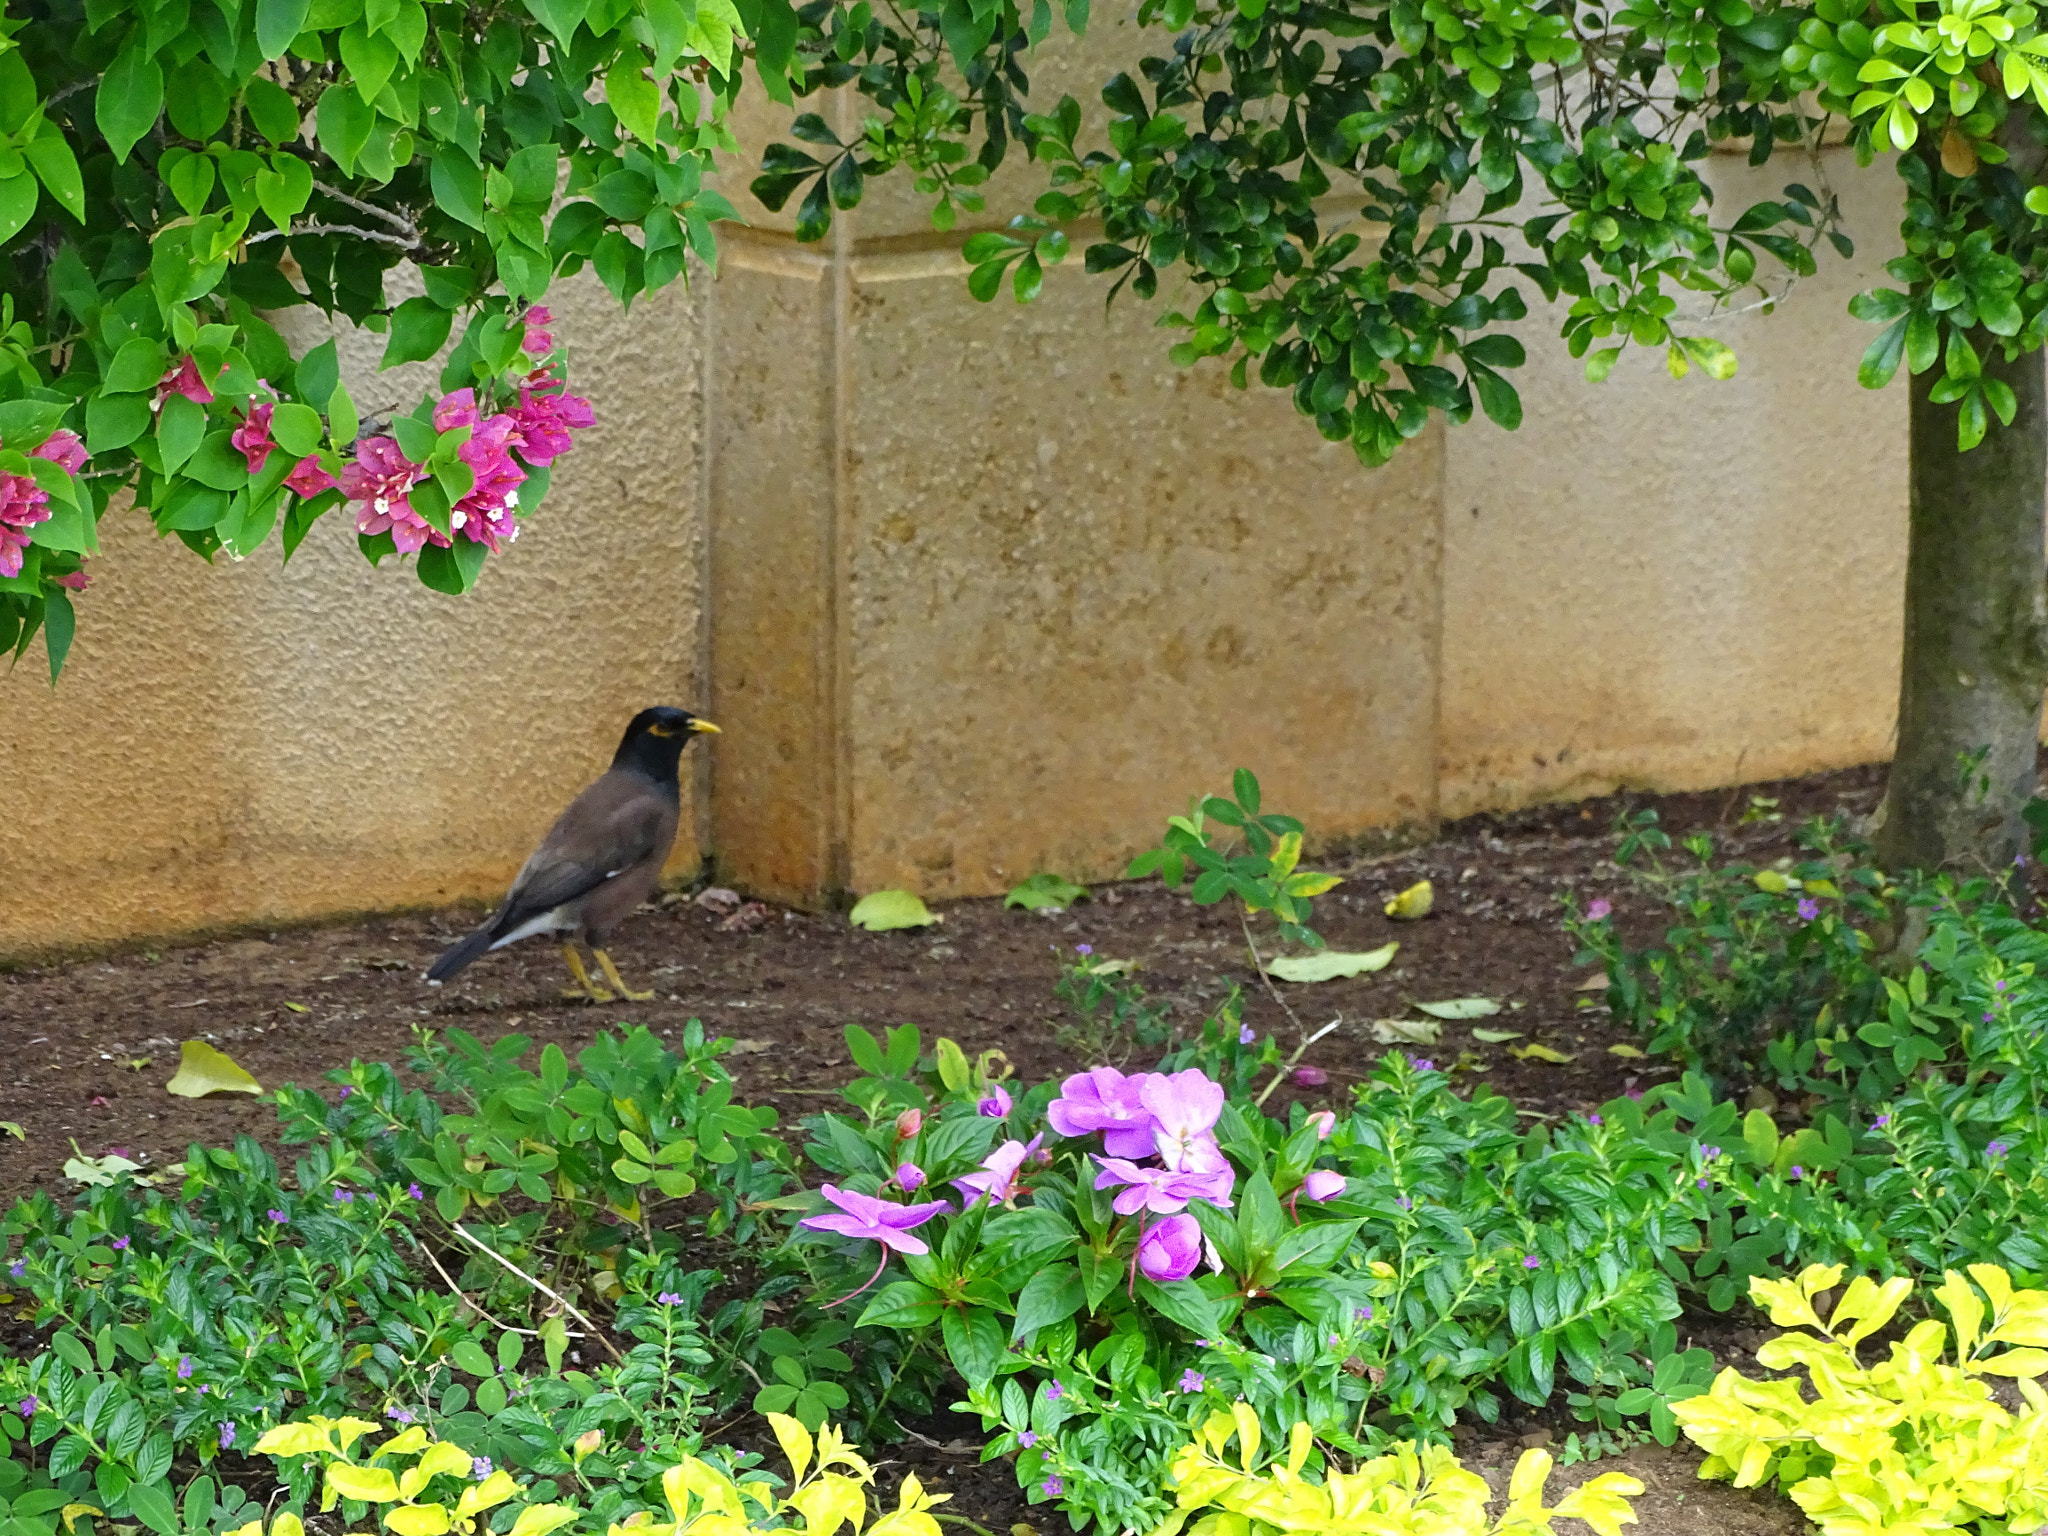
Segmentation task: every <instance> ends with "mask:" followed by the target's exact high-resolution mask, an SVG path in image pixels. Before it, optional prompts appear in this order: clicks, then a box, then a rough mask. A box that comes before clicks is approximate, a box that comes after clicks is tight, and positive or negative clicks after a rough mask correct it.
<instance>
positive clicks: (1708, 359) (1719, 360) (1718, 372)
mask: <svg viewBox="0 0 2048 1536" xmlns="http://www.w3.org/2000/svg"><path fill="white" fill-rule="evenodd" d="M1681 345H1683V346H1684V348H1685V354H1686V356H1687V357H1689V358H1691V359H1692V360H1693V361H1694V362H1695V363H1697V364H1699V366H1700V370H1701V372H1703V373H1705V374H1706V375H1707V377H1708V378H1710V379H1732V378H1734V377H1735V363H1736V358H1735V353H1734V351H1733V350H1732V349H1730V348H1728V347H1725V346H1723V345H1722V344H1721V343H1720V342H1718V341H1715V340H1714V339H1713V338H1712V337H1711V336H1687V337H1684V338H1682V340H1681Z"/></svg>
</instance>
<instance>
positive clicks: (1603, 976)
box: [1572, 971, 1612, 992]
mask: <svg viewBox="0 0 2048 1536" xmlns="http://www.w3.org/2000/svg"><path fill="white" fill-rule="evenodd" d="M1611 985H1612V983H1611V982H1610V981H1609V980H1608V979H1607V973H1606V972H1605V971H1595V972H1594V973H1593V974H1592V975H1590V976H1588V977H1587V978H1586V979H1585V980H1584V981H1582V982H1580V983H1579V984H1578V985H1577V986H1576V987H1573V988H1572V990H1573V991H1574V992H1604V991H1606V990H1607V988H1608V987H1609V986H1611Z"/></svg>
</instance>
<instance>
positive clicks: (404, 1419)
mask: <svg viewBox="0 0 2048 1536" xmlns="http://www.w3.org/2000/svg"><path fill="white" fill-rule="evenodd" d="M384 1417H385V1418H387V1419H389V1420H391V1421H392V1422H393V1423H394V1424H410V1423H411V1422H412V1410H411V1409H410V1408H387V1409H385V1410H384Z"/></svg>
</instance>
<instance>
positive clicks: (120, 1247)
mask: <svg viewBox="0 0 2048 1536" xmlns="http://www.w3.org/2000/svg"><path fill="white" fill-rule="evenodd" d="M127 1246H128V1239H127V1238H125V1237H117V1238H115V1239H114V1251H115V1252H116V1253H120V1252H122V1251H124V1250H125V1249H126V1248H127Z"/></svg>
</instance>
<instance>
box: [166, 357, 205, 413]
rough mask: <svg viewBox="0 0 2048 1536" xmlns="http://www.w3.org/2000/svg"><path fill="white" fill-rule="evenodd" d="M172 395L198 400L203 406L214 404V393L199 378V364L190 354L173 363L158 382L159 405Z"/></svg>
mask: <svg viewBox="0 0 2048 1536" xmlns="http://www.w3.org/2000/svg"><path fill="white" fill-rule="evenodd" d="M170 395H183V396H184V397H185V398H186V399H187V400H196V401H198V402H199V404H201V405H211V404H213V391H212V390H210V389H208V388H207V387H206V381H205V380H204V379H202V378H200V377H199V364H198V362H197V361H196V360H194V358H193V356H192V354H191V353H189V352H187V353H186V354H185V355H184V356H183V357H181V358H179V359H178V360H177V362H175V363H173V364H172V365H171V366H170V368H169V369H168V370H166V371H165V373H164V376H163V377H162V378H161V379H159V380H158V381H157V386H156V403H157V405H158V406H161V405H162V404H163V403H164V400H165V398H166V397H167V396H170Z"/></svg>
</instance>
